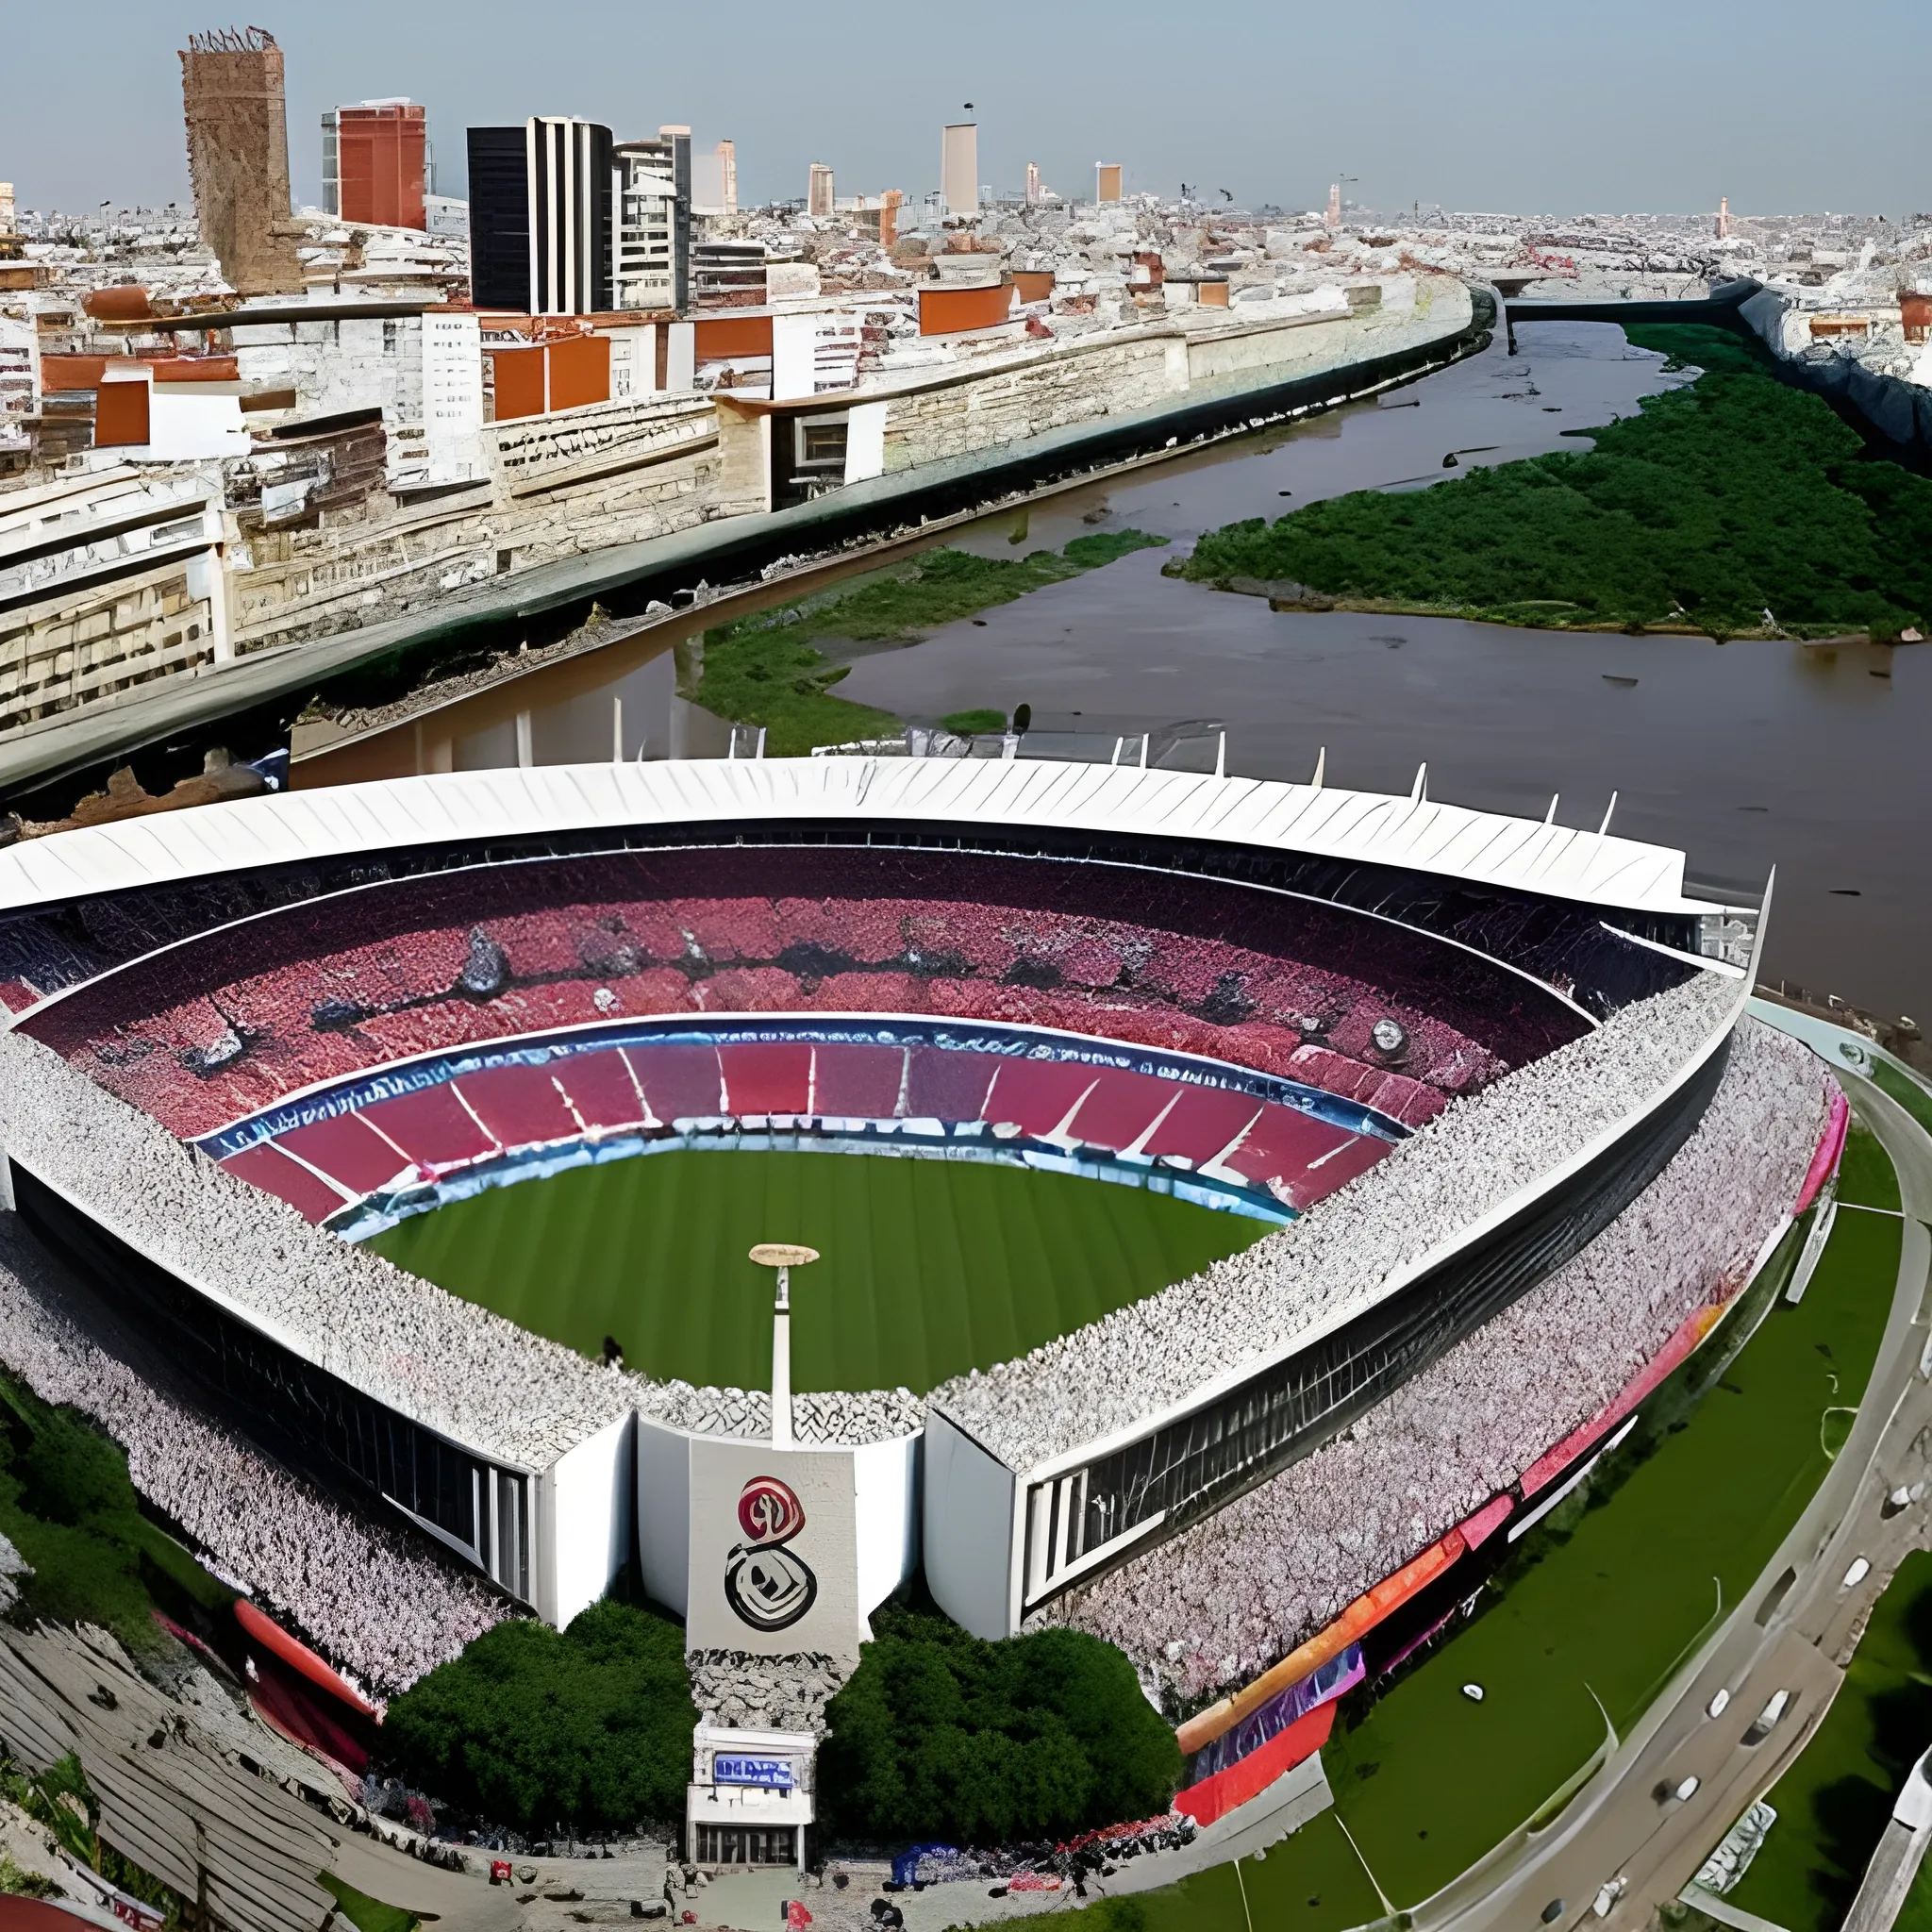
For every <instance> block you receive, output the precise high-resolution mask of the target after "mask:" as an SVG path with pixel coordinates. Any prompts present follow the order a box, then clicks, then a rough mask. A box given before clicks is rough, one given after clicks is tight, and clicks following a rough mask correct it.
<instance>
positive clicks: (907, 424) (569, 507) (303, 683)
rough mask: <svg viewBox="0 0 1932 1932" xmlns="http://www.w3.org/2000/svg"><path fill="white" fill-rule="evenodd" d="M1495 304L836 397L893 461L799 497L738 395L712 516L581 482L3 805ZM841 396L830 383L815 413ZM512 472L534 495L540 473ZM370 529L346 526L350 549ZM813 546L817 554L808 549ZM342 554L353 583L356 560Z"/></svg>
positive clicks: (959, 370) (1010, 485)
mask: <svg viewBox="0 0 1932 1932" xmlns="http://www.w3.org/2000/svg"><path fill="white" fill-rule="evenodd" d="M1494 317H1495V309H1494V304H1493V298H1491V296H1490V295H1489V294H1488V293H1487V291H1475V292H1474V295H1472V294H1471V292H1470V291H1467V290H1466V289H1464V288H1463V287H1462V285H1461V284H1459V283H1455V282H1450V281H1446V280H1439V281H1437V282H1436V283H1435V284H1434V287H1433V299H1432V301H1431V303H1430V304H1429V306H1428V308H1426V309H1421V308H1418V309H1417V310H1414V311H1407V312H1399V313H1382V312H1377V311H1374V310H1371V311H1369V312H1367V313H1363V314H1349V315H1333V316H1331V315H1308V316H1302V317H1295V318H1290V319H1282V320H1277V319H1267V320H1262V321H1257V322H1247V321H1244V320H1243V319H1241V317H1240V315H1239V313H1237V314H1235V315H1234V316H1232V317H1231V318H1230V319H1229V321H1228V322H1227V323H1225V324H1222V325H1215V326H1211V327H1207V328H1203V327H1200V326H1198V325H1197V326H1194V327H1191V328H1182V327H1180V326H1178V325H1151V326H1148V327H1145V328H1140V329H1132V330H1125V331H1119V332H1110V333H1109V334H1108V336H1107V337H1105V338H1101V339H1087V340H1085V341H1082V342H1075V343H1072V344H1057V345H1055V346H1054V347H1053V348H1051V349H1048V350H1045V351H1042V352H1040V353H1035V354H1030V355H1028V354H1021V355H1011V356H1000V357H990V358H984V359H983V360H980V361H976V362H973V363H968V364H964V365H961V366H958V367H956V368H953V369H949V370H947V371H944V372H942V373H941V374H938V375H927V376H925V377H924V379H923V380H916V381H913V382H908V383H906V384H903V385H900V386H898V387H896V388H894V389H892V390H891V391H880V392H877V393H862V392H860V393H855V394H853V395H852V396H850V397H848V398H841V399H839V400H841V401H843V402H845V403H846V404H847V405H848V406H849V407H852V408H859V407H863V406H867V405H871V406H873V407H874V408H876V409H877V410H879V411H881V412H882V414H883V418H884V421H883V424H882V425H881V437H882V442H883V451H882V457H883V461H884V464H885V468H884V473H883V474H881V475H874V476H872V477H870V478H867V479H866V480H863V481H858V482H854V483H850V484H848V485H846V486H845V487H844V488H842V489H839V490H835V491H828V492H826V493H825V494H824V495H821V496H817V497H814V498H811V499H808V501H806V502H803V503H799V504H795V505H792V506H791V507H788V508H774V507H772V506H773V499H774V484H773V474H772V471H771V468H770V465H769V451H770V448H771V445H772V441H773V437H772V430H773V427H774V422H773V412H772V411H771V410H770V409H769V408H767V409H766V410H763V411H760V410H758V409H756V408H741V407H740V406H737V405H734V404H732V403H730V402H728V401H726V402H725V403H724V404H723V405H721V406H717V407H716V408H715V425H716V435H715V438H714V439H713V438H707V439H705V441H706V442H707V450H706V452H705V454H704V458H703V461H704V462H705V464H706V465H707V477H708V481H707V482H706V484H705V486H704V490H703V491H701V492H700V493H703V494H706V495H708V497H709V498H713V499H715V500H713V501H709V502H708V507H707V509H706V513H705V515H704V517H703V520H700V521H695V522H693V523H691V525H688V526H685V527H679V528H674V529H669V530H665V531H662V532H661V533H658V534H651V535H648V536H645V537H643V538H641V540H639V541H626V542H614V543H608V544H606V545H605V546H603V547H600V548H597V549H594V550H586V551H583V552H581V553H580V554H568V553H569V550H570V546H571V544H572V542H573V541H574V539H573V530H572V525H573V520H574V518H575V516H576V514H577V507H576V505H575V502H574V496H575V493H576V492H575V490H566V491H564V493H563V494H561V495H558V496H554V497H552V498H551V499H550V500H549V503H550V507H549V508H548V509H547V510H545V511H544V512H543V515H544V516H545V518H546V519H547V527H546V536H547V537H548V538H549V539H550V540H551V541H554V542H555V543H556V545H557V547H558V550H559V551H562V552H564V553H565V554H560V555H555V556H554V558H553V559H552V560H549V561H544V562H540V563H536V564H534V565H533V566H531V567H529V568H526V569H518V570H516V571H515V573H514V574H513V575H511V576H509V577H508V578H507V579H503V578H486V579H484V580H483V581H481V582H477V583H473V584H471V585H469V586H467V587H459V588H456V589H451V590H441V589H439V588H437V587H436V586H435V585H432V586H431V588H430V591H429V593H428V594H427V595H426V597H425V599H424V600H423V603H422V606H421V608H410V609H406V610H403V611H400V612H399V613H398V614H396V615H394V616H391V617H389V618H387V619H385V620H384V621H380V622H375V623H364V624H359V625H355V626H354V627H353V628H337V629H334V630H333V631H331V632H330V633H328V634H325V635H311V636H309V637H308V638H307V639H305V640H304V641H289V642H286V643H277V644H272V645H270V646H268V647H267V648H261V649H255V650H248V651H245V652H244V654H242V655H238V656H237V657H236V658H234V659H233V660H232V661H231V662H229V663H226V664H224V665H220V666H217V667H214V668H212V669H208V670H204V671H203V672H202V673H201V674H200V675H197V676H193V677H191V678H182V679H175V680H169V681H165V682H162V683H158V684H156V685H153V686H149V687H146V688H138V689H136V690H132V691H128V692H127V693H125V695H123V696H121V697H118V698H115V699H113V700H110V701H108V702H103V703H99V704H95V705H92V706H88V707H86V708H82V709H79V710H76V711H75V712H72V713H62V714H60V715H58V716H56V717H52V718H49V719H46V720H44V721H42V723H40V724H34V725H30V726H28V727H26V728H25V729H23V730H21V731H19V732H17V733H13V734H9V735H8V738H7V740H6V741H5V742H4V744H0V799H5V800H6V801H7V802H8V803H9V804H13V805H16V806H18V807H20V808H23V809H27V810H29V811H30V812H33V813H35V814H37V815H44V814H45V811H46V810H47V809H48V808H58V809H64V804H63V803H62V801H63V800H64V799H65V798H66V794H67V793H69V792H71V791H73V790H74V787H75V782H76V781H78V780H80V779H83V778H90V777H93V778H97V777H98V776H99V775H100V774H103V773H104V772H105V770H106V769H107V768H108V765H109V764H111V763H113V762H116V761H118V760H120V759H122V758H125V757H127V756H129V755H130V754H132V753H134V752H136V751H139V750H141V749H142V748H144V747H150V746H158V745H162V744H165V745H167V746H168V747H169V750H170V753H171V754H173V753H174V752H175V750H176V749H177V748H179V750H180V752H181V754H182V758H183V762H184V765H185V763H186V762H187V761H188V760H190V759H192V761H193V762H195V763H198V760H199V748H200V746H201V745H202V744H203V743H204V742H212V741H214V739H215V737H216V736H219V735H221V734H220V733H216V732H215V731H214V728H213V727H214V726H215V725H216V724H217V723H218V722H219V723H220V724H221V725H222V730H223V731H224V732H225V733H227V734H228V735H230V736H237V737H239V738H245V739H246V740H247V741H248V742H249V744H250V746H251V748H252V747H253V743H254V740H255V739H256V738H258V737H259V738H264V739H269V738H273V737H275V736H278V735H280V733H281V732H283V731H284V730H285V729H286V721H287V716H288V713H289V712H290V710H291V708H293V707H294V705H295V704H296V703H298V702H299V701H300V700H301V699H303V698H306V697H308V695H309V694H310V693H312V692H315V691H319V690H326V689H327V688H328V687H329V685H330V681H331V680H341V679H343V678H345V677H348V676H352V675H353V676H354V677H356V678H357V679H358V681H360V682H362V683H364V684H365V685H374V684H377V683H387V684H388V685H389V686H390V688H391V690H395V689H403V688H407V686H408V683H409V682H410V680H411V678H412V677H413V676H414V675H419V673H420V670H421V669H422V668H424V667H427V666H428V665H430V664H433V663H435V662H437V661H438V660H440V659H447V658H450V657H451V656H453V655H455V654H457V653H458V652H470V651H474V652H475V653H477V654H479V655H483V654H487V653H489V652H490V651H491V650H492V649H498V650H500V649H503V648H505V647H506V646H508V648H511V649H514V647H515V645H516V643H517V641H519V638H520V636H521V635H527V634H528V633H529V632H530V631H531V630H532V629H539V628H542V627H543V626H545V625H546V624H547V625H548V627H549V628H550V629H551V630H552V631H553V632H554V633H555V634H558V635H561V633H562V632H563V631H565V630H568V629H569V628H570V626H571V624H572V623H573V622H574V621H575V618H577V617H580V616H581V615H582V614H583V612H584V611H585V610H587V609H588V608H589V606H590V604H591V601H592V600H593V599H602V600H604V601H605V602H606V603H607V605H608V606H609V607H610V608H614V609H617V610H620V611H625V612H631V613H639V614H641V613H642V612H643V611H644V609H645V607H646V606H647V604H649V603H650V602H651V601H653V600H662V601H665V602H669V603H675V604H678V605H682V606H685V607H688V606H689V604H690V602H691V597H692V594H693V593H694V592H695V593H697V594H699V595H700V596H701V597H702V596H705V595H708V591H704V590H702V589H701V587H702V586H705V585H716V584H718V583H719V582H721V581H722V582H725V583H730V582H746V581H750V582H754V583H756V582H757V581H758V579H759V578H760V576H766V579H767V581H775V580H778V579H780V578H782V579H783V580H784V581H785V582H786V583H787V584H788V585H796V586H798V587H800V588H805V587H807V586H808V583H809V580H810V577H811V575H812V574H813V573H814V572H815V571H818V570H821V569H824V568H826V567H828V566H843V565H846V564H848V563H849V561H850V560H851V559H852V558H855V557H858V556H863V555H865V554H867V553H868V552H869V551H871V550H873V549H875V548H880V547H883V546H886V545H890V544H891V543H893V542H903V541H905V540H906V538H907V537H908V535H916V534H917V533H918V532H920V531H921V530H922V529H923V528H924V529H927V530H929V529H930V528H931V527H932V526H933V525H935V524H939V525H943V523H944V521H945V520H946V519H948V518H956V517H962V516H966V515H970V514H974V513H977V512H979V511H982V510H984V509H986V508H993V507H997V506H999V505H1000V504H1002V503H1006V502H1013V501H1018V500H1023V499H1024V498H1026V497H1028V496H1029V495H1032V494H1034V493H1037V492H1038V491H1041V490H1049V489H1052V488H1054V487H1055V486H1056V485H1058V484H1062V483H1066V482H1070V481H1073V480H1077V479H1085V478H1089V477H1091V476H1093V475H1105V474H1107V473H1108V471H1109V470H1113V469H1119V468H1123V467H1128V466H1132V465H1135V464H1139V463H1143V462H1146V461H1150V460H1159V459H1160V458H1162V457H1163V456H1164V455H1165V454H1166V453H1167V452H1168V451H1170V450H1174V451H1178V450H1181V449H1184V448H1190V447H1195V446H1198V445H1199V444H1200V443H1202V442H1206V441H1212V440H1214V439H1217V438H1220V437H1224V436H1229V435H1234V434H1238V433H1240V432H1241V431H1242V430H1244V429H1246V428H1248V427H1250V426H1259V425H1262V424H1264V423H1267V422H1271V421H1276V420H1280V419H1282V418H1285V417H1289V416H1292V415H1298V414H1304V413H1308V412H1312V411H1315V410H1320V409H1324V408H1330V407H1333V406H1335V405H1337V404H1340V403H1342V402H1346V401H1348V400H1350V399H1352V398H1354V397H1357V396H1360V395H1364V394H1367V393H1370V392H1372V391H1375V390H1377V389H1382V388H1386V387H1389V386H1390V385H1391V384H1394V383H1398V382H1402V381H1406V380H1409V379H1411V378H1413V377H1414V376H1417V375H1422V374H1424V373H1426V372H1427V371H1428V370H1430V369H1434V368H1439V367H1441V366H1442V365H1443V364H1444V363H1446V362H1448V361H1451V360H1454V359H1456V358H1458V357H1460V356H1463V355H1466V354H1469V353H1472V352H1473V351H1474V350H1476V349H1478V348H1480V347H1481V346H1483V345H1484V344H1485V343H1486V342H1487V341H1488V340H1489V334H1488V331H1489V328H1490V325H1491V323H1492V322H1493V320H1494ZM833 400H834V399H833V398H831V397H820V398H818V399H817V407H821V408H824V407H828V406H830V405H831V404H832V402H833ZM781 420H782V419H781ZM607 460H614V458H607ZM653 460H657V459H655V458H654V459H653ZM680 460H683V459H682V458H680ZM693 460H695V459H693ZM657 466H658V468H659V469H661V467H662V464H661V461H660V460H658V463H657ZM575 467H581V459H579V461H578V463H577V464H576V465H575ZM599 487H603V486H599ZM513 488H514V489H515V490H516V491H524V492H525V493H527V491H528V490H529V488H530V485H529V483H528V481H527V479H525V481H522V482H519V483H517V484H516V485H514V486H513ZM507 513H508V512H506V510H505V509H504V507H503V506H501V505H499V506H496V507H495V509H494V511H493V512H492V507H491V504H490V503H487V502H480V501H479V503H478V505H477V506H476V508H475V510H474V511H472V510H468V509H459V510H457V511H452V512H451V514H452V515H453V516H455V515H460V516H461V517H464V518H469V519H471V520H475V521H476V523H477V531H476V541H477V542H478V543H479V544H481V543H488V544H490V545H495V546H498V547H499V548H500V546H501V544H502V541H503V528H504V517H505V515H506V514H507ZM354 541H355V539H354V537H353V535H350V537H349V538H348V540H347V541H346V543H344V544H343V545H342V546H341V547H342V548H343V549H344V550H345V551H346V550H347V549H349V548H352V547H353V544H354ZM372 541H374V540H373V539H372ZM799 558H806V559H808V560H807V561H802V562H797V563H795V564H794V561H793V560H794V559H799ZM337 564H338V567H339V568H340V569H341V573H342V575H343V582H344V585H345V590H353V589H354V586H355V583H356V582H357V581H358V579H357V577H356V575H355V574H354V560H353V559H348V558H340V559H337ZM788 565H792V566H793V567H791V568H787V566H788ZM774 566H775V568H774ZM768 574H769V575H768ZM361 580H362V581H367V579H366V577H365V578H363V579H361ZM361 594H363V595H366V592H365V593H361ZM67 802H71V801H67Z"/></svg>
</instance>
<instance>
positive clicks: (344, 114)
mask: <svg viewBox="0 0 1932 1932" xmlns="http://www.w3.org/2000/svg"><path fill="white" fill-rule="evenodd" d="M428 185H429V178H428V123H427V117H426V115H425V111H424V109H423V108H421V107H419V106H417V105H416V104H415V103H414V102H412V101H410V100H409V99H408V98H407V97H406V96H398V97H396V98H394V99H388V100H375V101H358V103H357V104H356V105H355V106H354V107H352V108H330V109H329V110H328V112H327V113H325V115H324V116H323V117H322V205H323V208H324V209H325V211H326V212H327V213H329V214H332V215H335V216H337V217H338V218H339V219H341V220H342V221H345V222H366V223H368V224H369V225H371V226H372V227H379V228H415V229H423V228H425V226H426V219H427V218H426V216H425V210H424V201H425V193H426V191H427V188H428Z"/></svg>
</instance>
